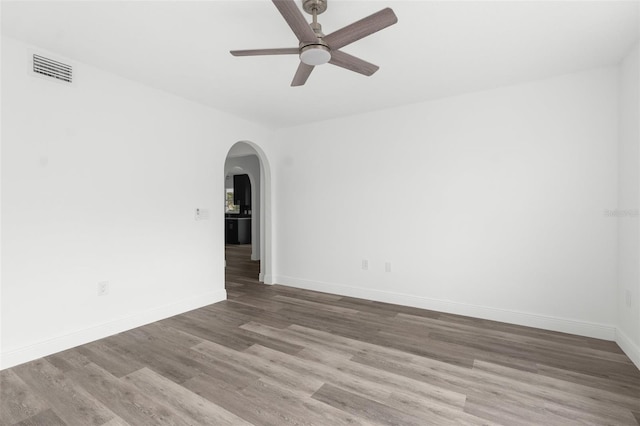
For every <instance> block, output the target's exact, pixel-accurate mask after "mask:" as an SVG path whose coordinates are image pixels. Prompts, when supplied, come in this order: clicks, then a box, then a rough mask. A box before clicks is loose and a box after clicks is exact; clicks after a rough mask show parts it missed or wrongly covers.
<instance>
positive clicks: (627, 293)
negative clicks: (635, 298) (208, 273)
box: [624, 289, 631, 308]
mask: <svg viewBox="0 0 640 426" xmlns="http://www.w3.org/2000/svg"><path fill="white" fill-rule="evenodd" d="M624 300H625V303H626V304H627V308H631V290H629V289H627V290H625V291H624Z"/></svg>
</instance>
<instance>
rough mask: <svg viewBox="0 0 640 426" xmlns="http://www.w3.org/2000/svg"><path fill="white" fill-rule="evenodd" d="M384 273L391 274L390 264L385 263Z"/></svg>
mask: <svg viewBox="0 0 640 426" xmlns="http://www.w3.org/2000/svg"><path fill="white" fill-rule="evenodd" d="M384 271H385V272H391V262H385V264H384Z"/></svg>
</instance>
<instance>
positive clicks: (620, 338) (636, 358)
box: [616, 328, 640, 370]
mask: <svg viewBox="0 0 640 426" xmlns="http://www.w3.org/2000/svg"><path fill="white" fill-rule="evenodd" d="M616 343H617V344H618V346H620V348H621V349H622V350H623V351H624V353H625V354H627V356H628V357H629V359H630V360H631V361H633V363H634V364H635V365H636V367H638V369H639V370H640V347H638V345H636V344H635V343H633V341H632V340H631V339H630V338H629V336H627V335H626V334H625V333H624V332H623V331H622V330H620V329H619V328H618V329H616Z"/></svg>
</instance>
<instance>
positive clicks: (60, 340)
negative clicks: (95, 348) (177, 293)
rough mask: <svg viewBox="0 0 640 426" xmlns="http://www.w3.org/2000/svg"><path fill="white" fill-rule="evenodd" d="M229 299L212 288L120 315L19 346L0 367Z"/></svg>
mask: <svg viewBox="0 0 640 426" xmlns="http://www.w3.org/2000/svg"><path fill="white" fill-rule="evenodd" d="M226 298H227V292H226V291H225V290H218V291H213V292H209V293H205V294H202V295H199V296H197V297H192V298H189V299H186V300H182V301H179V302H176V303H171V304H169V305H164V306H160V307H157V308H153V309H150V310H148V311H145V312H139V313H136V314H134V315H131V316H128V317H124V318H118V319H116V320H113V321H109V322H106V323H103V324H99V325H96V326H92V327H89V328H85V329H82V330H78V331H75V332H73V333H69V334H65V335H63V336H57V337H54V338H52V339H49V340H45V341H42V342H38V343H35V344H32V345H29V346H25V347H22V348H19V349H15V350H12V351H7V352H4V353H2V354H0V370H2V369H5V368H10V367H13V366H15V365H19V364H23V363H25V362H29V361H33V360H34V359H38V358H42V357H44V356H47V355H51V354H54V353H57V352H60V351H64V350H67V349H71V348H74V347H76V346H79V345H84V344H86V343H89V342H93V341H95V340H98V339H102V338H105V337H108V336H112V335H114V334H117V333H121V332H123V331H127V330H131V329H133V328H136V327H140V326H143V325H145V324H149V323H152V322H154V321H159V320H162V319H165V318H169V317H171V316H174V315H178V314H181V313H184V312H187V311H191V310H193V309H198V308H201V307H203V306H207V305H210V304H212V303H217V302H221V301H223V300H226Z"/></svg>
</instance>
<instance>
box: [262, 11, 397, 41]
mask: <svg viewBox="0 0 640 426" xmlns="http://www.w3.org/2000/svg"><path fill="white" fill-rule="evenodd" d="M274 1H275V0H274ZM396 22H398V17H397V16H396V14H395V13H393V10H391V9H390V8H388V7H387V8H386V9H382V10H381V11H379V12H376V13H374V14H373V15H369V16H367V17H366V18H363V19H361V20H359V21H356V22H354V23H353V24H351V25H347V26H346V27H344V28H341V29H339V30H337V31H334V32H332V33H331V34H329V35H328V36H326V37H324V41H325V42H326V43H327V44H328V45H329V47H330V48H331V50H338V49H340V48H341V47H344V46H346V45H347V44H351V43H353V42H354V41H357V40H360V39H361V38H364V37H366V36H368V35H371V34H373V33H375V32H377V31H380V30H382V29H384V28H387V27H388V26H390V25H393V24H395V23H396Z"/></svg>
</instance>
